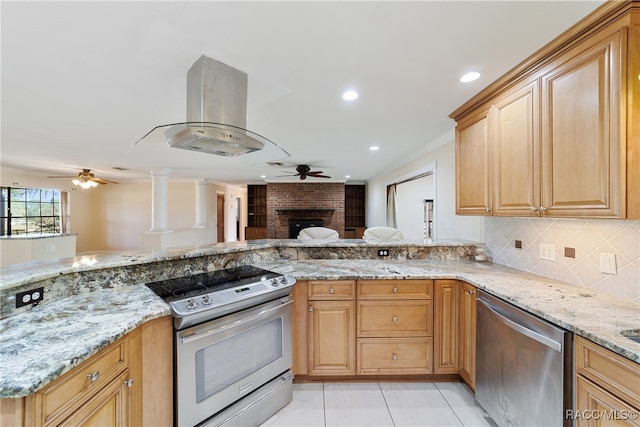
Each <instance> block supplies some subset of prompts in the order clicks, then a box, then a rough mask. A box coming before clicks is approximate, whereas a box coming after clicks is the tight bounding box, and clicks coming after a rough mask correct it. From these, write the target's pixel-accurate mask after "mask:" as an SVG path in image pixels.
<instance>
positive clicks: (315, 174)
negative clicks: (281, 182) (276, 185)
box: [281, 165, 331, 181]
mask: <svg viewBox="0 0 640 427" xmlns="http://www.w3.org/2000/svg"><path fill="white" fill-rule="evenodd" d="M296 171H297V172H298V173H296V174H294V173H293V172H288V171H283V172H285V173H288V174H292V175H281V176H299V177H300V180H302V181H304V180H305V179H307V177H308V176H310V177H312V178H331V177H330V176H328V175H323V173H324V172H322V171H312V170H311V168H310V167H309V166H308V165H298V166H296Z"/></svg>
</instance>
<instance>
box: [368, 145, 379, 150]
mask: <svg viewBox="0 0 640 427" xmlns="http://www.w3.org/2000/svg"><path fill="white" fill-rule="evenodd" d="M379 149H380V147H378V146H377V145H372V146H371V147H369V150H371V151H378V150H379Z"/></svg>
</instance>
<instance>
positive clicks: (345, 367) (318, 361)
mask: <svg viewBox="0 0 640 427" xmlns="http://www.w3.org/2000/svg"><path fill="white" fill-rule="evenodd" d="M308 322H309V324H308V331H309V332H308V333H309V335H308V343H309V371H308V374H309V375H353V374H355V372H356V364H355V356H356V352H355V350H356V349H355V338H356V335H355V323H356V303H355V302H353V301H309V320H308Z"/></svg>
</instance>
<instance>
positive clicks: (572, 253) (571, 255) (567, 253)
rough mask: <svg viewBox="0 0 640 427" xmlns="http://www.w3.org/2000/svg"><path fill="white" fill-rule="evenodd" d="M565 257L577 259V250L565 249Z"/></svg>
mask: <svg viewBox="0 0 640 427" xmlns="http://www.w3.org/2000/svg"><path fill="white" fill-rule="evenodd" d="M564 256H565V258H575V257H576V248H566V247H565V248H564Z"/></svg>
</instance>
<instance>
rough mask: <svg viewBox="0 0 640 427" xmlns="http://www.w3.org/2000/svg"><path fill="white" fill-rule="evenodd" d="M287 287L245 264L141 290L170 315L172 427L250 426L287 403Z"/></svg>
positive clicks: (284, 280)
mask: <svg viewBox="0 0 640 427" xmlns="http://www.w3.org/2000/svg"><path fill="white" fill-rule="evenodd" d="M294 283H295V279H293V278H292V277H290V276H284V275H279V274H277V273H273V272H269V271H266V270H262V269H258V268H256V267H252V266H245V267H238V268H235V269H227V270H221V271H218V272H211V273H204V275H195V276H189V277H188V278H178V279H172V280H170V281H162V282H155V283H151V284H147V286H149V287H150V288H151V289H152V290H154V291H155V292H156V293H158V295H160V296H161V297H163V298H165V300H167V301H168V302H169V304H170V306H171V308H172V312H173V315H174V327H175V334H174V338H175V339H174V344H175V346H174V352H175V361H174V373H175V378H174V385H175V390H174V403H175V414H174V417H175V420H174V421H175V422H174V424H175V425H179V426H195V425H198V426H204V425H207V426H214V425H216V426H218V425H225V426H236V425H237V426H246V425H258V424H259V423H261V422H263V421H264V420H266V419H267V418H269V417H270V416H271V415H273V414H274V413H275V412H277V411H278V410H279V409H281V408H282V407H283V406H285V405H286V404H287V403H288V402H290V401H291V394H292V382H293V375H292V373H291V359H292V353H291V304H292V300H291V297H290V296H289V294H290V292H291V287H292V286H293V284H294ZM168 289H169V290H168ZM169 294H170V295H169ZM178 295H179V296H178Z"/></svg>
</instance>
